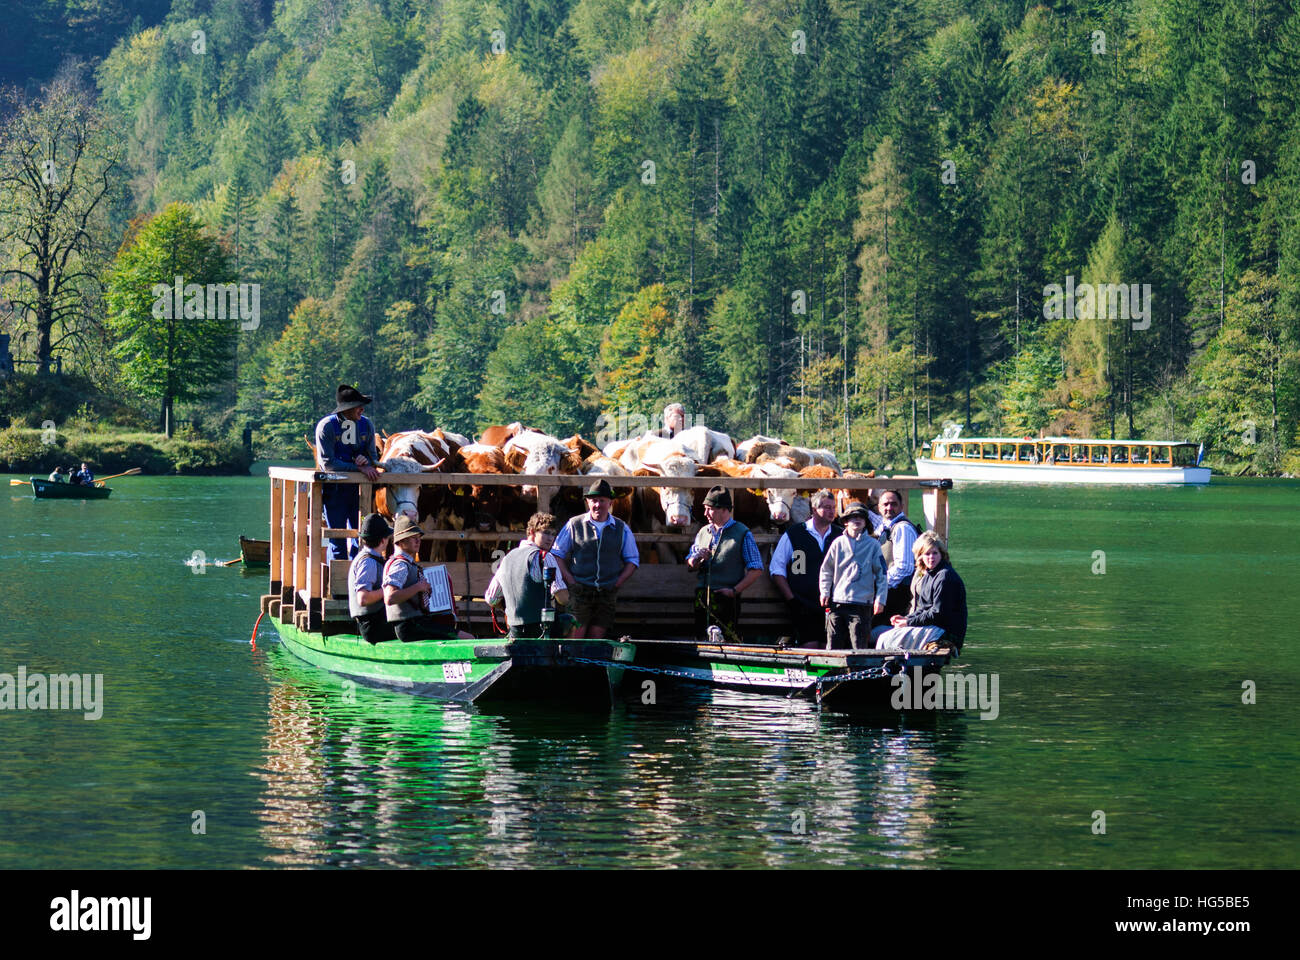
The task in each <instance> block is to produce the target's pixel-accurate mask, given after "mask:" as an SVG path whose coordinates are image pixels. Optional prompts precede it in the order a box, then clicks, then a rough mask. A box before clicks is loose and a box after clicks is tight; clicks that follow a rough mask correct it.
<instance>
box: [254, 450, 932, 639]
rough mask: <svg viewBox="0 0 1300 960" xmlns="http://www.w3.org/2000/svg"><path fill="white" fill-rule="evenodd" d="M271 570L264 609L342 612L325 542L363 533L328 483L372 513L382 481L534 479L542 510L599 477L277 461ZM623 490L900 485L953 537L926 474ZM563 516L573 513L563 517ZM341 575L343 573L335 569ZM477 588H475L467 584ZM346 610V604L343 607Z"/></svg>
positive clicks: (312, 620)
mask: <svg viewBox="0 0 1300 960" xmlns="http://www.w3.org/2000/svg"><path fill="white" fill-rule="evenodd" d="M267 472H268V474H269V476H270V480H271V573H270V589H269V593H268V594H267V595H266V596H265V597H264V598H263V609H265V610H267V611H268V612H269V613H270V614H271V615H272V616H273V617H278V618H279V619H280V621H281V622H282V623H296V624H297V625H299V626H300V627H301V628H302V629H319V628H320V625H321V623H322V621H323V620H324V619H325V618H326V616H327V614H329V613H336V612H337V610H338V607H337V602H336V601H335V602H334V603H331V602H330V598H331V594H334V593H336V591H335V590H333V589H331V579H333V578H331V575H330V573H331V571H330V566H329V563H328V553H327V547H326V543H325V541H326V540H331V539H340V538H348V539H353V538H356V537H357V536H359V533H358V531H357V530H355V529H352V528H333V527H326V526H325V524H324V520H323V516H322V514H323V509H324V492H325V488H326V487H328V486H339V485H353V486H356V487H358V493H359V497H360V510H359V513H358V516H359V517H361V516H365V515H366V514H368V513H371V512H373V510H374V488H375V487H376V486H377V485H388V486H398V485H401V486H406V485H420V486H425V485H437V486H463V485H470V484H478V485H483V486H493V485H509V486H516V485H522V484H527V485H529V486H536V487H537V488H538V497H537V500H538V506H537V509H538V510H539V511H546V510H547V509H548V508H549V506H550V502H551V498H552V497H553V496H554V494H555V492H556V491H557V490H559V489H560V488H562V487H575V486H576V487H584V488H585V487H588V486H590V485H591V484H592V482H593V481H594V480H596V479H600V478H597V477H592V476H539V475H525V474H479V473H418V474H394V475H393V476H392V479H391V480H378V481H371V480H368V479H366V477H365V476H364V475H363V474H360V473H323V472H320V471H317V470H313V469H306V468H299V467H271V468H269V469H268V471H267ZM604 479H606V480H608V481H609V482H610V485H611V486H612V487H614V489H615V491H616V492H617V491H618V490H620V489H624V490H625V489H627V488H635V487H663V486H669V487H674V488H686V489H698V488H704V489H707V488H709V487H713V486H722V487H726V488H728V489H736V488H740V487H744V488H748V489H751V490H763V489H768V488H774V489H778V490H789V489H798V490H816V489H829V490H849V491H861V492H867V491H879V490H887V489H888V490H897V491H899V493H900V494H901V496H902V498H903V508H904V511H906V509H907V504H908V494H909V492H910V491H913V490H920V491H921V494H922V499H923V502H924V511H925V522H926V527H927V528H928V529H930V530H933V531H935V532H936V533H938V534H939V535H940V536H942V537H944V538H945V539H947V536H948V490H949V489H951V487H952V481H950V480H931V479H923V478H920V477H874V478H858V477H854V478H847V477H837V478H834V479H833V480H831V481H820V480H819V481H815V482H808V483H807V485H801V484H794V483H792V478H789V477H605V478H604ZM560 519H561V520H563V519H567V518H560ZM522 537H523V533H522V532H518V531H500V532H488V533H479V532H477V531H460V530H435V531H430V532H428V533H426V534H424V535H423V539H425V540H450V541H461V542H478V543H486V542H497V543H502V544H508V545H512V544H514V543H516V542H518V541H519V540H520V539H521V538H522ZM636 538H637V542H638V543H643V544H654V543H665V544H676V545H683V544H688V543H691V542H692V541H693V540H694V534H693V533H658V534H655V533H637V534H636ZM754 539H755V541H756V542H757V543H758V544H759V545H760V547H768V546H770V545H771V544H773V543H775V542H776V541H777V540H778V539H779V534H762V533H756V534H755V535H754ZM765 552H766V551H765ZM336 576H337V574H336ZM465 586H466V588H467V590H468V591H469V592H470V593H472V592H473V586H472V585H471V584H469V583H467V584H466V585H465ZM344 616H346V608H345V609H344Z"/></svg>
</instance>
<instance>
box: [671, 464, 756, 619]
mask: <svg viewBox="0 0 1300 960" xmlns="http://www.w3.org/2000/svg"><path fill="white" fill-rule="evenodd" d="M731 510H732V500H731V494H730V492H728V491H727V489H726V488H725V487H711V488H710V489H709V492H708V494H707V495H705V497H704V516H705V518H706V519H707V520H708V521H709V522H708V523H706V524H705V525H704V526H703V527H701V528H700V532H699V533H698V534H696V535H695V543H694V545H693V546H692V547H691V550H690V552H689V553H688V554H686V566H688V567H690V568H691V569H692V570H696V571H698V572H699V579H698V581H697V585H696V588H695V633H696V636H703V635H704V634H705V632H706V631H707V630H708V628H709V627H710V626H713V625H715V624H716V625H717V626H718V627H720V628H721V630H722V633H723V635H724V636H725V637H726V638H727V639H728V640H729V641H730V642H732V643H739V642H740V640H741V637H740V632H739V628H740V595H741V594H742V593H744V592H745V591H746V590H747V589H749V586H750V584H752V583H753V582H754V581H755V580H757V579H758V578H759V577H761V576H762V575H763V558H762V557H761V556H760V555H759V552H758V544H757V543H755V542H754V535H753V534H752V533H750V532H749V528H748V527H747V526H745V525H744V524H743V523H740V522H739V521H737V520H735V519H733V518H732V516H731Z"/></svg>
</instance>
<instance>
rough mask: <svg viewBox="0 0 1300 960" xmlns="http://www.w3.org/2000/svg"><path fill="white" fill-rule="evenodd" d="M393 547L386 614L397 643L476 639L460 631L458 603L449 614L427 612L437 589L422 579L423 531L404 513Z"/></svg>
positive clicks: (386, 571) (386, 586)
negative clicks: (421, 543)
mask: <svg viewBox="0 0 1300 960" xmlns="http://www.w3.org/2000/svg"><path fill="white" fill-rule="evenodd" d="M393 543H394V544H395V545H396V546H397V550H396V551H395V552H394V553H393V555H392V556H391V557H389V558H388V562H387V563H386V564H384V612H385V613H386V614H387V616H388V622H389V623H391V624H392V625H393V631H394V632H395V633H396V634H397V639H399V640H402V641H405V642H410V641H412V640H455V639H456V638H457V637H459V638H461V639H463V640H472V639H474V635H473V634H472V633H466V632H465V631H464V630H459V629H457V626H456V610H455V600H453V601H452V609H451V610H450V611H448V612H447V613H428V612H427V611H426V610H425V600H424V598H425V597H426V596H428V594H429V593H431V592H432V590H433V588H432V587H431V586H430V585H429V581H428V580H426V579H424V577H422V576H420V566H419V559H420V527H419V525H418V524H417V523H416V522H415V521H414V520H412V519H411V518H410V517H409V516H407V515H406V514H404V513H403V514H401V515H400V516H399V517H398V518H397V523H396V524H395V525H394V527H393Z"/></svg>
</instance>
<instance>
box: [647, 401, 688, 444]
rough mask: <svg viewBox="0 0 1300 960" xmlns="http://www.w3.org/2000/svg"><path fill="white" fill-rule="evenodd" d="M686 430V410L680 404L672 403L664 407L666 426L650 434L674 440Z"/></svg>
mask: <svg viewBox="0 0 1300 960" xmlns="http://www.w3.org/2000/svg"><path fill="white" fill-rule="evenodd" d="M684 429H686V408H685V407H683V406H682V405H681V404H680V403H670V404H668V406H666V407H664V425H663V426H662V427H660V428H659V429H658V430H651V431H650V433H652V434H654V435H655V436H656V437H665V438H672V437H675V436H677V434H679V433H681V432H682V431H683V430H684Z"/></svg>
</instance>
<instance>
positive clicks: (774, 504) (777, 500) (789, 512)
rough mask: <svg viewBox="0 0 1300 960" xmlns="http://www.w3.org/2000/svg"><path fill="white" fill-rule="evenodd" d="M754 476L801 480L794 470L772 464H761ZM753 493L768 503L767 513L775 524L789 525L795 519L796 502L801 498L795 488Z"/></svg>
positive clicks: (779, 488)
mask: <svg viewBox="0 0 1300 960" xmlns="http://www.w3.org/2000/svg"><path fill="white" fill-rule="evenodd" d="M753 475H754V476H762V477H790V478H793V479H795V480H797V479H799V474H798V473H797V472H795V471H794V470H787V469H786V468H785V467H778V466H776V465H775V464H771V463H764V464H760V465H759V469H758V470H755V471H754V474H753ZM753 492H754V493H755V494H758V495H760V496H762V497H763V499H764V500H766V501H767V511H768V514H769V515H770V516H771V518H772V522H773V523H789V522H790V521H791V520H792V519H793V518H794V513H795V501H796V499H797V498H798V496H799V492H798V491H797V490H795V489H794V488H793V487H789V488H786V487H768V488H767V489H766V490H763V491H762V492H761V493H760V492H759V491H758V490H755V491H753ZM804 519H805V520H807V519H808V515H807V514H804Z"/></svg>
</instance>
